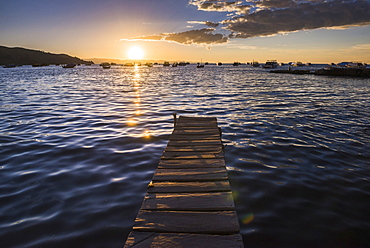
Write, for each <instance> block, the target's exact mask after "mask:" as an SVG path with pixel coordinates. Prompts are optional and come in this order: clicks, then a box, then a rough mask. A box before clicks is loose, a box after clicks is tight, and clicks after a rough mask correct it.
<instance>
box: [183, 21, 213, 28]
mask: <svg viewBox="0 0 370 248" xmlns="http://www.w3.org/2000/svg"><path fill="white" fill-rule="evenodd" d="M188 23H190V24H203V25H206V26H208V27H213V28H216V27H218V26H219V25H220V24H219V23H216V22H210V21H188Z"/></svg>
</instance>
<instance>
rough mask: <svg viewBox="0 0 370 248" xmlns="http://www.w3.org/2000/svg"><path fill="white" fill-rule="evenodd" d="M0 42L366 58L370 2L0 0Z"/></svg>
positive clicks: (204, 55) (235, 55)
mask: <svg viewBox="0 0 370 248" xmlns="http://www.w3.org/2000/svg"><path fill="white" fill-rule="evenodd" d="M0 45H2V46H8V47H25V48H29V49H35V50H42V51H46V52H52V53H66V54H69V55H72V56H76V57H79V58H82V59H90V58H107V59H121V60H126V59H128V56H129V50H130V48H131V47H134V46H136V47H139V48H140V49H141V50H142V53H143V59H147V60H151V59H152V60H168V61H191V62H195V61H199V60H201V59H202V61H203V62H205V61H207V62H218V61H221V62H225V63H227V62H234V61H239V62H250V61H253V60H255V61H259V62H265V61H266V60H277V61H279V62H291V61H302V62H304V63H306V62H311V63H332V62H334V63H339V62H341V61H359V62H366V63H368V64H370V0H351V1H347V0H250V1H245V0H239V1H231V0H99V1H98V0H78V1H76V0H63V1H62V0H33V1H30V0H11V1H10V0H0Z"/></svg>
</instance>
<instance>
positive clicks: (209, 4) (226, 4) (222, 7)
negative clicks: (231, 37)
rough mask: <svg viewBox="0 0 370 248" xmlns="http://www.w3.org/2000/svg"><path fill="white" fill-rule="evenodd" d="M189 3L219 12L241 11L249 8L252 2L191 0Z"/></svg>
mask: <svg viewBox="0 0 370 248" xmlns="http://www.w3.org/2000/svg"><path fill="white" fill-rule="evenodd" d="M189 4H191V5H195V6H197V7H198V9H199V10H203V11H218V12H240V13H244V12H246V11H248V10H249V8H250V6H251V4H242V1H227V0H224V1H222V0H221V1H220V0H190V1H189Z"/></svg>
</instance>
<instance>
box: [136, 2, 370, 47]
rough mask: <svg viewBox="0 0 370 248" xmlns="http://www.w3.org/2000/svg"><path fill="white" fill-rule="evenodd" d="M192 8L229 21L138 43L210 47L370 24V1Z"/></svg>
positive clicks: (207, 4) (208, 4)
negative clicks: (168, 42) (234, 41)
mask: <svg viewBox="0 0 370 248" xmlns="http://www.w3.org/2000/svg"><path fill="white" fill-rule="evenodd" d="M189 4H190V5H194V6H197V8H198V10H202V11H217V12H225V19H224V20H223V21H221V22H220V23H214V22H210V21H189V22H188V23H194V24H202V25H206V26H208V27H207V28H203V29H196V30H190V31H185V32H181V33H167V34H160V35H152V36H144V37H138V38H135V39H136V40H137V39H139V40H161V41H170V42H177V43H180V44H186V45H190V44H201V45H207V46H209V45H212V44H221V43H226V42H228V40H229V39H230V38H251V37H257V36H269V35H276V34H279V33H288V32H295V31H300V30H310V29H318V28H333V27H346V28H348V27H351V26H362V25H369V24H370V2H369V1H368V0H250V1H242V0H239V1H229V0H189ZM220 30H223V31H222V32H220ZM225 31H227V32H229V34H227V35H226V34H225ZM221 33H223V34H221ZM131 40H133V39H131Z"/></svg>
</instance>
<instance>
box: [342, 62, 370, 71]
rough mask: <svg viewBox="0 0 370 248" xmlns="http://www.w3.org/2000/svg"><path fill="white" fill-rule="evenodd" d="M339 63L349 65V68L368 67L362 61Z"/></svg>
mask: <svg viewBox="0 0 370 248" xmlns="http://www.w3.org/2000/svg"><path fill="white" fill-rule="evenodd" d="M337 65H338V66H339V67H348V68H359V69H362V68H366V64H365V63H361V62H341V63H338V64H337Z"/></svg>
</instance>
